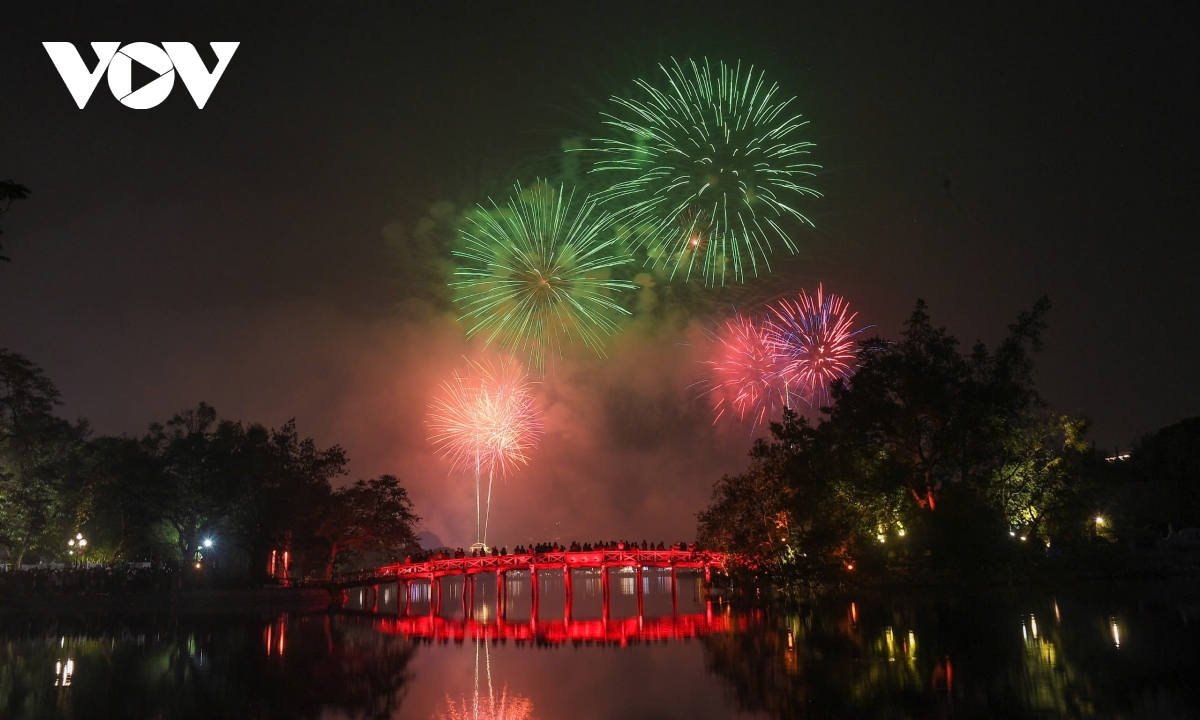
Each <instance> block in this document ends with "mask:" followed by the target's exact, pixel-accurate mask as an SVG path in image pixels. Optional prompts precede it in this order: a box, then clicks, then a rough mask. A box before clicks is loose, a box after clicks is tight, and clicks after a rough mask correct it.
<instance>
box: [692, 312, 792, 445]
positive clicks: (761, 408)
mask: <svg viewBox="0 0 1200 720" xmlns="http://www.w3.org/2000/svg"><path fill="white" fill-rule="evenodd" d="M713 349H714V350H715V353H716V358H715V359H713V360H710V361H708V363H707V364H708V365H709V366H710V370H709V376H708V380H707V383H706V384H707V390H706V391H705V393H706V394H707V395H709V396H710V397H712V399H713V408H714V410H715V411H716V413H717V417H716V419H714V420H713V423H714V424H715V423H717V422H718V421H720V419H721V418H722V417H724V416H725V415H726V414H727V413H728V414H731V415H736V416H737V417H738V418H739V419H742V420H746V419H747V418H749V419H750V420H751V422H752V424H753V425H754V426H755V427H757V426H758V425H759V424H760V423H762V422H763V421H765V420H769V419H772V418H775V417H777V416H778V415H779V414H780V413H781V412H782V411H783V408H784V407H786V406H787V404H788V392H787V391H788V387H787V376H786V375H785V374H784V373H783V372H782V368H783V366H782V365H781V363H780V362H779V361H780V358H779V356H778V355H776V353H775V352H774V350H773V349H772V348H771V344H770V333H769V332H768V329H767V327H766V325H765V324H764V323H763V322H762V321H760V320H756V319H754V318H752V317H747V316H745V315H735V316H734V317H733V318H732V319H731V320H728V321H726V323H725V325H724V326H723V327H722V328H721V330H720V332H718V333H717V334H716V335H715V342H714V348H713Z"/></svg>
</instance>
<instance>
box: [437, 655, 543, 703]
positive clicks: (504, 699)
mask: <svg viewBox="0 0 1200 720" xmlns="http://www.w3.org/2000/svg"><path fill="white" fill-rule="evenodd" d="M480 646H483V654H484V661H485V662H486V664H487V707H482V708H481V707H480V702H479V701H480V697H479V648H480ZM446 707H447V710H446V712H443V713H438V714H437V715H434V719H435V720H532V718H533V701H532V700H530V699H529V698H526V697H521V696H520V695H513V696H512V697H509V694H508V685H505V686H504V687H503V688H502V689H501V690H500V697H499V698H497V697H496V693H495V690H494V689H493V687H492V651H491V647H490V645H489V643H488V640H487V638H486V637H485V638H482V639H480V640H477V641H476V642H475V692H474V695H473V696H472V702H471V704H470V705H468V703H467V699H466V698H465V697H464V698H463V699H462V700H461V701H459V702H458V703H455V702H454V700H453V699H452V698H451V697H450V696H449V695H447V696H446Z"/></svg>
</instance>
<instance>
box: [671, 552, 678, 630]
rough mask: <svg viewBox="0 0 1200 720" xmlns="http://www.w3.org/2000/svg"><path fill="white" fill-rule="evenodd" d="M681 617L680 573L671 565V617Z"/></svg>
mask: <svg viewBox="0 0 1200 720" xmlns="http://www.w3.org/2000/svg"><path fill="white" fill-rule="evenodd" d="M677 615H679V572H678V570H677V569H676V568H675V563H671V616H672V617H674V616H677Z"/></svg>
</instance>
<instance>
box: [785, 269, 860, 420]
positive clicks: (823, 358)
mask: <svg viewBox="0 0 1200 720" xmlns="http://www.w3.org/2000/svg"><path fill="white" fill-rule="evenodd" d="M767 312H768V314H769V318H768V320H767V322H766V329H767V336H768V337H767V344H768V346H769V347H770V348H771V350H772V352H773V353H775V354H776V355H777V357H778V363H779V365H780V372H782V373H784V374H785V375H786V376H787V380H788V383H789V385H790V387H792V388H794V389H795V390H797V391H799V395H800V397H801V398H803V399H804V400H805V402H807V403H808V404H809V405H810V406H812V407H814V408H821V407H825V406H828V405H829V402H830V395H829V390H830V385H832V384H833V382H834V381H835V380H839V379H840V380H848V379H850V377H851V376H852V375H853V374H854V363H855V360H856V353H855V343H854V338H855V337H856V336H857V335H858V334H859V333H861V332H863V331H864V330H866V329H867V328H865V327H863V328H857V329H855V328H854V327H853V325H854V320H855V318H857V317H858V313H850V305H849V303H847V302H846V300H845V298H843V297H841V296H839V295H836V294H834V293H829V294H828V295H826V294H825V289H824V287H822V286H820V285H818V286H817V294H816V296H815V297H814V296H812V295H809V294H808V293H807V292H806V291H804V290H801V291H800V295H799V296H798V297H796V298H794V299H784V300H780V301H778V302H776V303H774V304H772V305H770V306H768V308H767Z"/></svg>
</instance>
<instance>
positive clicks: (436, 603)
mask: <svg viewBox="0 0 1200 720" xmlns="http://www.w3.org/2000/svg"><path fill="white" fill-rule="evenodd" d="M441 614H442V583H441V582H440V581H439V578H438V576H437V575H434V574H433V573H430V574H429V615H430V616H431V617H432V616H434V615H441Z"/></svg>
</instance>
